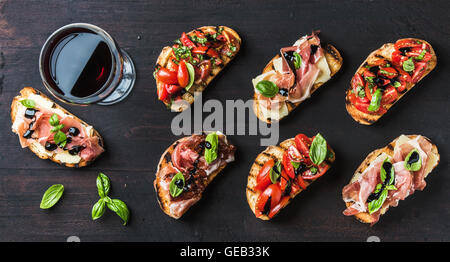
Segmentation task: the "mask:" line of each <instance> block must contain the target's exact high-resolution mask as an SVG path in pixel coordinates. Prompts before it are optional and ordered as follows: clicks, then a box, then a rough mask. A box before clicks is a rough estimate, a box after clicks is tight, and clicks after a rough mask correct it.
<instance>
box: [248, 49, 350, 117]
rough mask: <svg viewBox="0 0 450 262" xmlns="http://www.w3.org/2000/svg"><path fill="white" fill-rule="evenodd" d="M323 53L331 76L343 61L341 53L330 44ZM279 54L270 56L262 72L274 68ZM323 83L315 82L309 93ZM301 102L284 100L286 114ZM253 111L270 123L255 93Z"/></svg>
mask: <svg viewBox="0 0 450 262" xmlns="http://www.w3.org/2000/svg"><path fill="white" fill-rule="evenodd" d="M323 51H324V55H325V59H326V60H327V63H328V66H329V68H330V71H331V77H333V76H334V75H335V74H336V73H337V72H338V71H339V70H340V69H341V67H342V63H343V59H342V56H341V54H340V53H339V51H338V50H337V49H336V48H335V47H334V46H332V45H330V44H327V45H326V46H325V47H324V48H323ZM279 57H280V55H276V56H275V57H274V58H272V60H270V62H269V63H268V64H267V65H266V66H265V67H264V70H263V72H262V73H263V74H264V73H267V72H269V71H271V70H273V69H274V67H273V61H274V60H275V59H277V58H279ZM323 84H324V83H322V82H319V83H315V84H314V85H313V86H312V88H311V94H312V93H314V92H315V91H316V90H317V89H319V87H321V86H322V85H323ZM302 102H303V101H301V102H297V103H291V102H289V101H287V102H286V105H287V108H288V115H289V114H290V113H291V112H292V111H293V110H294V109H295V108H297V107H298V106H299V105H300V104H301V103H302ZM253 111H254V112H255V114H256V116H257V117H258V118H259V119H260V120H261V121H264V122H266V123H269V124H270V123H271V122H272V120H271V119H266V118H265V117H264V115H263V113H262V111H261V110H260V107H259V100H258V99H257V98H256V93H255V94H254V95H253ZM288 115H286V116H288ZM286 116H283V117H282V118H280V119H279V120H278V121H280V120H281V119H283V118H285V117H286Z"/></svg>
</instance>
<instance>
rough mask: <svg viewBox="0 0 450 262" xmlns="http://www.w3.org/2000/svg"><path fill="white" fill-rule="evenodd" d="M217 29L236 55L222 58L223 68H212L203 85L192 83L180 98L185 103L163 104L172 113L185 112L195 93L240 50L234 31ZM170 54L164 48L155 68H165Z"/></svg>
mask: <svg viewBox="0 0 450 262" xmlns="http://www.w3.org/2000/svg"><path fill="white" fill-rule="evenodd" d="M218 27H221V28H223V35H224V36H225V37H226V38H227V41H228V42H227V44H229V43H231V41H232V43H233V44H234V45H235V47H236V53H235V54H234V55H233V56H232V57H228V56H222V57H221V58H222V60H223V66H222V67H215V68H213V69H212V71H211V73H210V74H209V76H208V77H207V78H206V80H205V81H204V82H203V83H200V84H199V83H195V82H194V84H193V85H192V87H191V88H190V89H189V90H188V91H186V93H184V94H183V95H182V96H181V98H182V99H183V101H186V102H187V103H184V102H180V101H174V102H164V104H165V105H166V106H167V107H168V108H170V109H171V110H172V111H175V112H182V111H184V110H186V109H187V108H188V107H189V105H191V104H192V103H194V100H195V97H194V95H195V93H196V92H203V91H204V90H205V88H206V87H207V86H208V85H209V84H210V83H211V81H212V80H213V79H214V78H215V77H216V76H217V75H218V74H219V72H220V71H222V69H223V68H225V66H226V65H228V64H229V63H230V61H231V60H233V58H234V57H235V56H236V54H237V53H238V52H239V50H240V49H241V44H242V40H241V37H240V36H239V34H238V33H237V32H236V31H234V30H233V29H231V28H229V27H227V26H218ZM218 27H216V26H202V27H200V28H197V29H195V30H192V31H191V32H189V33H187V35H191V34H195V31H202V32H205V33H206V32H211V31H216V28H218ZM233 39H234V40H233ZM171 54H172V47H170V46H166V47H164V48H163V49H162V51H161V53H160V55H159V57H158V59H157V61H156V68H159V67H165V66H166V65H167V63H168V62H169V58H170V56H171ZM156 85H157V87H158V88H159V87H160V85H162V82H160V81H158V80H156Z"/></svg>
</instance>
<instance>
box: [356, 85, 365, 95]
mask: <svg viewBox="0 0 450 262" xmlns="http://www.w3.org/2000/svg"><path fill="white" fill-rule="evenodd" d="M356 91H357V92H358V94H357V95H358V96H359V97H361V98H364V97H366V90H364V87H362V86H361V85H359V86H358V87H357V88H356Z"/></svg>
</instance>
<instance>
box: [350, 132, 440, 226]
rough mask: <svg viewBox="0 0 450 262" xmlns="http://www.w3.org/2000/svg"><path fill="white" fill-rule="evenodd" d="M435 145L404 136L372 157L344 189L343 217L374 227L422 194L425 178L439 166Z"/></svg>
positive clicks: (364, 162)
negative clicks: (392, 209)
mask: <svg viewBox="0 0 450 262" xmlns="http://www.w3.org/2000/svg"><path fill="white" fill-rule="evenodd" d="M439 159H440V156H439V153H438V150H437V147H436V145H434V144H433V143H432V142H431V141H430V140H429V139H428V138H426V137H424V136H421V135H407V136H406V135H401V136H399V137H398V138H396V139H395V140H394V141H392V142H391V143H389V144H388V145H387V146H386V147H384V148H380V149H377V150H375V151H373V152H372V153H370V154H369V155H368V156H367V157H366V159H365V160H364V161H363V162H362V163H361V165H360V166H359V167H358V169H357V170H356V172H355V174H354V175H353V178H352V179H351V181H350V183H349V184H348V185H346V186H345V187H344V188H343V189H342V198H343V200H344V202H345V204H346V206H347V208H346V209H345V210H344V212H343V213H344V215H346V216H354V217H355V218H356V219H358V220H359V221H361V222H363V223H369V224H371V225H373V224H375V223H377V222H378V220H379V219H380V216H381V215H383V214H385V213H386V211H387V210H388V209H389V207H396V206H397V205H398V203H399V201H400V200H404V199H405V198H407V197H408V196H410V195H412V194H413V193H414V192H415V191H416V190H420V191H422V190H423V189H424V188H425V186H426V182H425V178H426V177H427V176H428V175H429V174H430V172H431V171H432V170H433V169H434V168H435V167H436V166H437V165H438V163H439Z"/></svg>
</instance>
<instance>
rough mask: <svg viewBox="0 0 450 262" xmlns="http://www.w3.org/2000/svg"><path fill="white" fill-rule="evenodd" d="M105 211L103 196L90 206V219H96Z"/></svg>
mask: <svg viewBox="0 0 450 262" xmlns="http://www.w3.org/2000/svg"><path fill="white" fill-rule="evenodd" d="M105 211H106V202H105V200H104V199H103V198H100V200H98V202H97V203H95V205H94V206H93V207H92V212H91V213H92V219H93V220H96V219H98V218H100V217H101V216H103V214H104V213H105Z"/></svg>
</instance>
